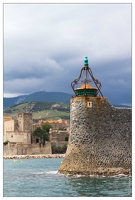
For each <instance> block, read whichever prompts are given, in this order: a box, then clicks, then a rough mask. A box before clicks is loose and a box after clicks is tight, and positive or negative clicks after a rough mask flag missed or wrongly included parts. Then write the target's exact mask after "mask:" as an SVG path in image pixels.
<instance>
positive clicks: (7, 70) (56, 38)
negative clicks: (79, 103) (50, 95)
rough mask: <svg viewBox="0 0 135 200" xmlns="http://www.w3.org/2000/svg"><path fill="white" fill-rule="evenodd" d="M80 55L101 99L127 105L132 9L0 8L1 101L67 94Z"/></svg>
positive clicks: (72, 6) (76, 6) (115, 6)
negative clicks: (0, 43) (0, 34)
mask: <svg viewBox="0 0 135 200" xmlns="http://www.w3.org/2000/svg"><path fill="white" fill-rule="evenodd" d="M85 56H88V58H89V66H90V67H91V69H92V71H93V74H94V76H95V78H97V79H99V80H100V81H101V83H102V93H103V94H104V96H107V97H108V99H109V101H110V102H112V103H121V104H131V95H132V93H131V90H132V87H131V83H132V80H131V72H132V63H131V59H132V56H131V4H4V96H6V97H7V96H14V95H16V96H17V95H19V94H30V93H33V92H36V91H48V92H49V91H56V92H57V91H59V92H66V93H70V94H72V93H73V91H72V89H71V86H70V83H71V82H72V81H73V80H74V79H75V78H77V77H78V76H79V72H80V69H81V68H82V67H83V59H84V57H85Z"/></svg>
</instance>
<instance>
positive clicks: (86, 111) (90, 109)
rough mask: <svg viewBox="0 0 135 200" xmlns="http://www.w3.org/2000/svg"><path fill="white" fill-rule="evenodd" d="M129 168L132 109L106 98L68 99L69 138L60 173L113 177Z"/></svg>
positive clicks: (130, 164)
mask: <svg viewBox="0 0 135 200" xmlns="http://www.w3.org/2000/svg"><path fill="white" fill-rule="evenodd" d="M131 169H132V109H129V108H115V107H114V106H112V105H111V104H110V103H109V102H108V100H107V98H103V97H75V98H71V100H70V136H69V142H68V148H67V152H66V155H65V158H64V161H63V162H62V165H61V167H60V169H59V173H64V174H85V175H106V176H110V175H117V174H120V173H123V174H130V173H131Z"/></svg>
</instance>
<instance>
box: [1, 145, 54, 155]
mask: <svg viewBox="0 0 135 200" xmlns="http://www.w3.org/2000/svg"><path fill="white" fill-rule="evenodd" d="M51 153H52V149H51V143H50V142H46V144H45V146H44V147H39V144H37V145H36V144H16V143H10V142H9V143H8V145H6V146H4V156H12V155H37V154H51Z"/></svg>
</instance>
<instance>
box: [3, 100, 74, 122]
mask: <svg viewBox="0 0 135 200" xmlns="http://www.w3.org/2000/svg"><path fill="white" fill-rule="evenodd" d="M20 112H21V113H22V112H30V113H32V117H33V120H34V121H35V120H39V119H59V118H62V119H69V113H70V106H69V104H65V103H55V102H44V101H32V102H26V103H20V104H16V105H13V106H11V107H8V108H5V109H4V115H5V116H6V115H11V116H12V117H14V119H16V118H17V115H18V113H20Z"/></svg>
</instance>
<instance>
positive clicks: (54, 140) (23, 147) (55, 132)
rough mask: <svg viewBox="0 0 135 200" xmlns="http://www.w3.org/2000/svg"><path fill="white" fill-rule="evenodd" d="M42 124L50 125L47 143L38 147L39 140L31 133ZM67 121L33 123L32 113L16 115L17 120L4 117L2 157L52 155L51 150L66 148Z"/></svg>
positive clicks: (67, 135)
mask: <svg viewBox="0 0 135 200" xmlns="http://www.w3.org/2000/svg"><path fill="white" fill-rule="evenodd" d="M44 124H49V125H51V128H50V130H49V141H46V142H45V145H44V146H40V145H39V142H40V138H39V137H36V136H35V137H34V136H33V134H32V133H33V132H34V130H35V129H36V128H37V127H40V128H41V127H42V126H43V125H44ZM69 130H70V128H69V120H63V119H59V120H39V121H38V122H37V123H33V119H32V113H18V115H17V120H14V119H13V117H12V116H4V137H3V140H4V141H3V143H4V149H3V154H4V156H13V155H38V154H52V148H53V147H54V146H56V147H61V148H62V147H64V146H66V147H67V143H68V137H69Z"/></svg>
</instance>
